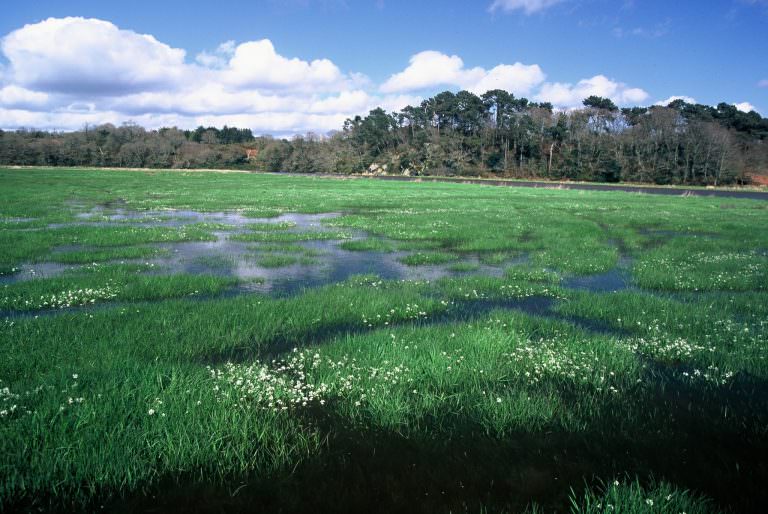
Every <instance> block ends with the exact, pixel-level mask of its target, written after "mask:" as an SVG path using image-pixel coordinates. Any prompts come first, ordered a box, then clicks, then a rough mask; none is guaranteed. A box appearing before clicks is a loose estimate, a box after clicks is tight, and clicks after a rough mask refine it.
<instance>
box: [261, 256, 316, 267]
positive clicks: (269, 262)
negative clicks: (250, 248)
mask: <svg viewBox="0 0 768 514" xmlns="http://www.w3.org/2000/svg"><path fill="white" fill-rule="evenodd" d="M256 262H258V264H259V266H262V267H264V268H284V267H286V266H293V265H294V264H301V265H302V266H309V265H311V264H315V263H316V262H317V261H315V260H314V259H312V258H310V257H306V256H302V257H297V256H295V255H279V254H269V255H264V256H262V257H259V258H258V259H257V261H256Z"/></svg>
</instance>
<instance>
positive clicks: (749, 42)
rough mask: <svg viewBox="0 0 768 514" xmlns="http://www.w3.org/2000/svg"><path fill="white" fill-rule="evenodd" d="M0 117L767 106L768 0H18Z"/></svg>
mask: <svg viewBox="0 0 768 514" xmlns="http://www.w3.org/2000/svg"><path fill="white" fill-rule="evenodd" d="M6 2H8V3H7V4H6V5H4V6H3V9H2V11H3V14H2V17H0V128H3V129H16V128H22V127H24V128H39V129H49V130H76V129H81V128H83V127H84V126H85V125H86V124H88V125H95V124H101V123H112V124H115V125H120V124H122V123H125V122H133V123H137V124H139V125H142V126H144V127H147V128H159V127H162V126H177V127H180V128H194V127H196V126H199V125H204V126H211V125H213V126H218V127H221V126H223V125H229V126H236V127H241V128H246V127H247V128H250V129H252V130H253V131H254V133H255V134H273V135H276V136H288V135H291V134H296V133H305V132H314V133H318V134H325V133H327V132H328V131H331V130H337V129H340V128H341V127H342V125H343V122H344V120H345V119H347V118H350V117H354V116H355V115H358V114H359V115H365V114H366V113H367V112H368V111H370V110H371V109H373V108H375V107H378V106H381V107H383V108H385V109H386V110H388V111H393V110H399V109H401V108H403V107H404V106H406V105H408V104H411V105H414V104H418V103H419V102H421V100H423V99H425V98H428V97H430V96H433V95H434V94H436V93H438V92H440V91H444V90H451V91H459V90H461V89H466V90H469V91H472V92H474V93H477V94H482V93H484V92H485V91H487V90H489V89H496V88H499V89H505V90H507V91H509V92H511V93H513V94H515V96H518V97H521V96H522V97H526V98H529V99H531V100H534V101H539V102H544V101H546V102H551V103H552V104H554V105H555V106H556V107H558V108H562V109H568V108H573V107H577V106H579V105H580V104H581V101H582V100H583V99H584V98H585V97H587V96H590V95H598V96H603V97H608V98H611V99H612V100H613V101H614V102H615V103H616V104H618V105H620V106H634V105H643V106H647V105H653V104H656V103H664V104H666V103H668V102H669V101H670V100H672V99H675V98H684V99H686V100H687V101H691V102H693V101H695V102H698V103H704V104H709V105H716V104H717V103H719V102H727V103H731V104H734V105H736V106H737V107H738V108H739V109H741V110H744V111H749V110H755V111H757V112H759V113H761V114H762V115H763V116H768V58H767V57H766V56H768V0H698V1H687V0H678V1H669V0H666V1H663V2H662V1H657V0H441V1H438V0H411V1H396V0H251V1H249V2H232V1H228V0H217V1H215V2H191V1H189V0H186V1H184V2H181V1H176V0H163V1H158V0H154V1H152V2H146V1H144V0H132V1H131V2H104V1H103V0H99V1H92V0H68V1H66V2H62V1H61V0H36V1H35V2H19V1H9V0H6Z"/></svg>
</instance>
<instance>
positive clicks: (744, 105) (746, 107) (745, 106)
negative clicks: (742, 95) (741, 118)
mask: <svg viewBox="0 0 768 514" xmlns="http://www.w3.org/2000/svg"><path fill="white" fill-rule="evenodd" d="M733 106H734V107H736V108H737V109H738V110H740V111H741V112H751V111H755V110H757V109H755V106H754V105H752V104H751V103H749V102H741V103H737V104H733Z"/></svg>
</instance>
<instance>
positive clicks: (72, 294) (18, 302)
mask: <svg viewBox="0 0 768 514" xmlns="http://www.w3.org/2000/svg"><path fill="white" fill-rule="evenodd" d="M119 292H120V289H119V288H118V287H117V286H115V285H113V284H107V285H106V286H104V287H100V288H84V289H71V290H68V291H61V292H60V293H54V294H50V295H42V296H40V297H39V298H31V299H24V298H13V297H5V298H3V300H2V301H1V302H0V305H4V306H7V307H12V308H22V309H64V308H67V307H79V306H83V305H92V304H94V303H96V302H99V301H103V300H111V299H113V298H116V297H117V295H118V294H119Z"/></svg>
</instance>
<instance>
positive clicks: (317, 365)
mask: <svg viewBox="0 0 768 514" xmlns="http://www.w3.org/2000/svg"><path fill="white" fill-rule="evenodd" d="M208 371H209V373H210V375H211V379H212V380H213V381H214V385H213V391H214V395H215V396H216V399H217V400H218V401H219V402H231V403H234V404H237V405H240V406H242V407H244V408H256V409H264V410H271V411H273V412H281V411H288V410H290V409H298V408H306V407H309V406H312V405H321V406H322V405H325V404H326V403H327V402H328V401H330V400H337V399H342V398H348V399H350V400H351V401H352V402H353V404H354V405H355V406H357V407H359V406H361V405H362V404H363V403H364V402H365V401H366V400H367V399H368V398H369V397H370V396H371V395H374V394H386V392H387V391H389V390H390V388H392V387H398V386H404V385H406V384H408V383H410V382H412V379H411V378H410V377H409V376H408V375H409V372H410V370H409V369H408V368H407V367H405V366H403V365H393V364H391V363H389V362H388V361H383V362H382V365H381V366H376V367H373V366H361V365H359V364H358V362H357V360H356V359H355V358H350V357H349V356H347V355H345V356H344V357H342V358H341V359H337V360H334V359H331V358H323V357H322V356H321V355H320V353H319V352H317V351H312V350H302V351H299V350H298V349H294V350H293V352H291V354H290V357H288V358H286V359H282V360H273V361H272V362H270V363H269V364H265V363H261V362H258V361H257V362H255V363H252V364H234V363H227V364H225V365H224V366H223V367H221V368H211V367H209V368H208ZM329 375H330V376H329Z"/></svg>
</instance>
